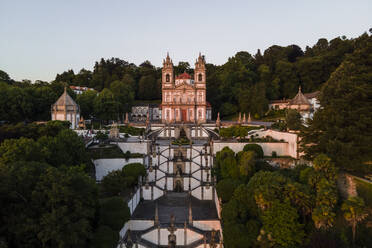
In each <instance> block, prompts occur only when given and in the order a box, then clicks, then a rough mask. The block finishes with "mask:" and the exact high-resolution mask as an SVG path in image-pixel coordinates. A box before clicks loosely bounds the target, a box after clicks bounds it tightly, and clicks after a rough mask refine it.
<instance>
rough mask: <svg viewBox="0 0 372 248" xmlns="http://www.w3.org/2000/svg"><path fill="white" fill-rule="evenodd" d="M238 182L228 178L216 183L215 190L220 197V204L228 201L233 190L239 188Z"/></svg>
mask: <svg viewBox="0 0 372 248" xmlns="http://www.w3.org/2000/svg"><path fill="white" fill-rule="evenodd" d="M239 184H240V183H239V181H237V180H233V179H230V178H227V179H222V180H221V181H219V182H218V183H217V186H216V189H217V192H218V195H219V196H220V197H221V199H222V202H228V201H230V199H231V197H232V196H233V193H234V190H235V189H236V188H237V187H238V186H239Z"/></svg>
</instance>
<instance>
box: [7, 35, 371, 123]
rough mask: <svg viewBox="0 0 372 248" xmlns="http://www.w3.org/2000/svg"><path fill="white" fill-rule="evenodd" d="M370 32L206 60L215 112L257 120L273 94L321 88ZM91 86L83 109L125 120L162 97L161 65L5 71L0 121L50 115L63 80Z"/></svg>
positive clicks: (114, 63) (113, 62)
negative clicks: (31, 75)
mask: <svg viewBox="0 0 372 248" xmlns="http://www.w3.org/2000/svg"><path fill="white" fill-rule="evenodd" d="M368 38H369V35H368V34H366V33H364V34H362V35H361V36H360V37H358V38H355V39H347V38H346V37H344V36H343V37H337V38H334V39H332V40H330V41H328V40H327V39H323V38H322V39H319V40H318V42H317V43H316V44H315V45H313V46H312V47H310V46H307V47H306V49H305V51H303V50H302V49H301V48H300V47H299V46H297V45H289V46H286V47H282V46H277V45H273V46H271V47H269V48H267V49H266V50H265V51H264V52H263V53H262V52H261V51H260V50H258V51H257V53H256V54H255V55H251V54H249V53H248V52H244V51H242V52H238V53H236V54H235V55H234V56H233V57H231V58H229V59H228V61H227V62H226V63H225V64H223V65H213V64H207V100H208V101H209V102H210V103H211V104H212V107H213V115H214V117H216V115H217V113H218V112H220V114H221V117H230V116H234V115H236V114H237V113H238V112H246V113H248V112H251V113H252V114H253V115H254V116H255V118H256V119H257V118H260V117H262V116H263V115H264V113H265V112H266V111H267V103H268V101H269V100H275V99H282V98H291V97H293V96H294V95H295V94H296V92H297V89H298V86H299V85H301V86H302V89H303V91H304V92H313V91H316V90H320V89H321V87H322V85H323V84H324V83H325V82H326V81H327V80H328V79H329V78H330V75H331V74H332V73H333V72H334V71H335V70H336V69H337V68H338V67H339V66H340V64H341V63H342V62H343V61H344V60H345V59H346V57H347V56H348V54H352V53H353V52H354V50H355V49H356V48H357V47H358V44H360V43H362V41H363V40H365V39H368ZM191 66H192V65H190V64H189V63H188V62H182V61H181V62H179V63H178V65H175V73H176V74H178V73H181V72H184V71H187V72H189V73H193V69H192V68H191ZM65 84H67V85H78V86H87V87H91V88H94V89H95V90H96V91H98V92H100V93H101V94H99V95H98V96H96V94H93V93H92V92H87V93H85V94H83V95H81V96H79V97H76V96H75V95H74V94H73V92H72V91H69V93H70V94H71V95H72V96H73V97H74V98H77V102H78V103H79V104H80V106H81V111H82V115H83V116H84V117H85V118H90V117H91V116H92V115H93V116H95V117H97V118H99V119H102V120H109V119H118V118H122V116H123V114H124V113H125V112H128V111H130V106H131V105H132V104H133V103H134V102H135V101H137V102H143V101H155V102H156V101H157V102H159V101H160V99H161V88H160V87H161V68H158V67H155V66H153V65H152V64H151V63H150V62H149V61H145V62H143V63H142V64H140V65H139V66H137V65H135V64H133V63H130V62H127V61H124V60H122V59H119V58H111V59H103V58H102V59H101V60H100V61H99V62H96V63H95V65H94V68H93V70H92V71H90V70H86V69H81V70H80V71H79V72H78V73H75V72H74V71H73V70H67V71H65V72H62V73H60V74H57V75H56V77H55V80H53V81H52V82H43V81H36V82H34V83H31V82H30V81H29V80H23V81H22V82H16V81H14V80H12V79H11V78H10V77H9V75H8V74H7V73H6V72H4V71H0V96H1V97H0V106H1V107H0V120H5V121H10V122H17V121H24V120H27V121H35V120H48V119H49V118H50V114H49V112H50V105H51V104H52V103H54V101H55V100H56V99H57V98H58V96H59V95H60V94H62V92H63V87H64V85H65Z"/></svg>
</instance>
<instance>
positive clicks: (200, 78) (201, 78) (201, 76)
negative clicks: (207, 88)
mask: <svg viewBox="0 0 372 248" xmlns="http://www.w3.org/2000/svg"><path fill="white" fill-rule="evenodd" d="M198 81H199V82H201V81H203V75H202V74H201V73H199V75H198Z"/></svg>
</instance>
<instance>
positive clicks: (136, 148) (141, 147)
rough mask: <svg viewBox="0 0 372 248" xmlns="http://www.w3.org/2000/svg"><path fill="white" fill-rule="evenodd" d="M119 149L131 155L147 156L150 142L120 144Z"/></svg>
mask: <svg viewBox="0 0 372 248" xmlns="http://www.w3.org/2000/svg"><path fill="white" fill-rule="evenodd" d="M116 144H117V145H118V146H119V148H120V149H121V150H122V151H123V152H124V153H125V152H126V151H130V153H141V154H147V149H148V145H147V144H148V142H147V141H143V142H141V143H139V142H118V143H116Z"/></svg>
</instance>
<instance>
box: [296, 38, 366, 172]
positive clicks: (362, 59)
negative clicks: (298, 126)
mask: <svg viewBox="0 0 372 248" xmlns="http://www.w3.org/2000/svg"><path fill="white" fill-rule="evenodd" d="M355 44H356V49H355V50H354V52H353V53H352V54H350V55H349V56H347V57H346V59H345V60H344V61H343V62H342V63H341V65H340V66H339V67H338V68H337V69H336V70H335V71H334V72H333V73H332V75H331V76H330V78H329V79H328V81H327V82H326V83H325V84H324V86H323V87H322V91H321V95H320V104H321V106H322V108H321V109H320V110H319V111H317V112H316V113H315V114H314V119H313V120H312V121H311V122H310V123H309V127H308V128H306V129H305V130H304V131H303V133H302V135H301V136H302V140H301V144H302V149H303V150H304V151H305V153H306V156H307V158H308V159H310V158H314V157H315V156H316V155H317V154H320V153H325V154H327V155H328V156H329V157H330V158H331V159H332V161H334V162H335V164H336V165H337V166H338V167H342V168H344V169H347V170H355V169H356V168H360V166H361V165H362V164H363V163H365V162H366V161H371V159H372V151H371V149H368V148H369V144H371V142H372V135H371V134H372V129H371V128H372V126H371V125H370V123H371V121H372V104H371V100H370V99H371V96H372V85H371V84H370V82H371V80H372V75H371V73H370V72H371V70H372V63H371V59H372V58H371V57H370V56H366V54H371V52H372V38H371V36H368V35H366V36H361V37H360V38H359V39H358V42H356V43H355ZM309 144H311V145H309ZM363 167H365V166H363ZM363 167H362V168H363Z"/></svg>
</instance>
